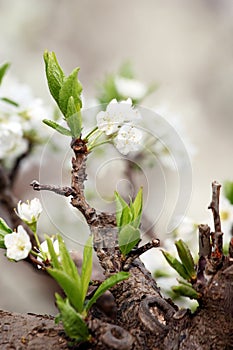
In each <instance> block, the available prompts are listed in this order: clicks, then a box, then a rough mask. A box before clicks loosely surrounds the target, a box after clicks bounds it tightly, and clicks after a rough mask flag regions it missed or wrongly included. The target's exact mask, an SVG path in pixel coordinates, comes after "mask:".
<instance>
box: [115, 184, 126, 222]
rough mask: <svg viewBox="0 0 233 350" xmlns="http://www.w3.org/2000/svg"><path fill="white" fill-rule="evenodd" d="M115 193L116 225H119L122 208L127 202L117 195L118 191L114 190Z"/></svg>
mask: <svg viewBox="0 0 233 350" xmlns="http://www.w3.org/2000/svg"><path fill="white" fill-rule="evenodd" d="M114 194H115V201H116V222H117V227H121V221H122V220H121V217H122V211H123V209H124V208H127V207H128V204H127V203H126V202H125V201H124V199H123V198H122V197H121V196H120V195H119V193H118V192H116V191H115V192H114Z"/></svg>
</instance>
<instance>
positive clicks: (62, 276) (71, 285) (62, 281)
mask: <svg viewBox="0 0 233 350" xmlns="http://www.w3.org/2000/svg"><path fill="white" fill-rule="evenodd" d="M47 272H48V273H49V274H50V275H51V276H52V277H53V278H54V279H55V280H56V281H57V283H58V284H59V285H60V286H61V288H62V289H63V290H64V292H65V294H66V296H67V297H68V299H69V301H70V303H71V304H72V306H73V307H74V308H75V309H76V310H77V311H78V312H79V313H81V312H82V311H83V303H82V300H81V293H79V291H78V288H77V281H76V280H75V279H73V278H72V277H71V276H69V275H67V273H66V272H65V271H62V270H58V269H53V268H47Z"/></svg>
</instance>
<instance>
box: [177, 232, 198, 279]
mask: <svg viewBox="0 0 233 350" xmlns="http://www.w3.org/2000/svg"><path fill="white" fill-rule="evenodd" d="M175 245H176V249H177V252H178V254H179V257H180V260H181V262H182V263H183V265H184V267H185V269H186V271H187V272H188V274H189V277H190V279H191V280H192V281H195V280H196V277H197V274H196V271H195V265H194V261H193V257H192V254H191V252H190V250H189V247H188V246H187V244H186V243H185V242H184V241H182V239H179V240H178V241H176V242H175Z"/></svg>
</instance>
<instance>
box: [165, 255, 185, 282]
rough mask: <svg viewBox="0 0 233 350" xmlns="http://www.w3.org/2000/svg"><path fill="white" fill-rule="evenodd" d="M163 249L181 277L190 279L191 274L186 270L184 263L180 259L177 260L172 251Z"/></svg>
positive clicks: (168, 260) (166, 257)
mask: <svg viewBox="0 0 233 350" xmlns="http://www.w3.org/2000/svg"><path fill="white" fill-rule="evenodd" d="M161 251H162V253H163V255H164V257H165V259H166V260H167V262H168V263H169V265H170V266H171V267H172V268H173V269H175V270H176V271H177V272H178V274H179V275H180V276H181V277H183V278H184V279H185V280H189V279H190V276H189V274H188V272H187V271H186V269H185V267H184V265H182V264H181V262H180V261H179V260H177V259H176V258H175V257H174V256H172V255H171V254H170V253H168V252H165V251H164V250H161Z"/></svg>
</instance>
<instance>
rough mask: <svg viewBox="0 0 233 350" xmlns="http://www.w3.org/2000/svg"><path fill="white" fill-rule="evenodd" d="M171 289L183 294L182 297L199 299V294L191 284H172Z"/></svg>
mask: <svg viewBox="0 0 233 350" xmlns="http://www.w3.org/2000/svg"><path fill="white" fill-rule="evenodd" d="M172 290H173V292H174V293H176V294H178V295H180V296H183V297H189V298H190V299H199V298H200V296H201V295H200V294H199V293H198V292H197V291H195V289H193V288H192V287H191V286H187V285H184V284H182V285H180V286H173V287H172Z"/></svg>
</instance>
